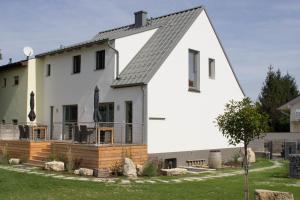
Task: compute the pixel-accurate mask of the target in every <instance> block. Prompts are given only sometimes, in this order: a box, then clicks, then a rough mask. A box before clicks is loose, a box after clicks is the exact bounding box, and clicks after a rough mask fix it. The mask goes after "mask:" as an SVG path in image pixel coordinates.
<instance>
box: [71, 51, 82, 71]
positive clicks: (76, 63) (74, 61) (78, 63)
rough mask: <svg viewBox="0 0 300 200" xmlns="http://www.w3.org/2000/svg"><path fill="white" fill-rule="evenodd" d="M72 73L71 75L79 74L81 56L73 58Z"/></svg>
mask: <svg viewBox="0 0 300 200" xmlns="http://www.w3.org/2000/svg"><path fill="white" fill-rule="evenodd" d="M76 59H79V60H76ZM77 65H78V66H77ZM72 72H73V73H72V74H80V72H81V55H76V56H73V71H72Z"/></svg>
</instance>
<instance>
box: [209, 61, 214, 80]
mask: <svg viewBox="0 0 300 200" xmlns="http://www.w3.org/2000/svg"><path fill="white" fill-rule="evenodd" d="M208 76H209V78H210V79H215V76H216V69H215V59H212V58H209V59H208Z"/></svg>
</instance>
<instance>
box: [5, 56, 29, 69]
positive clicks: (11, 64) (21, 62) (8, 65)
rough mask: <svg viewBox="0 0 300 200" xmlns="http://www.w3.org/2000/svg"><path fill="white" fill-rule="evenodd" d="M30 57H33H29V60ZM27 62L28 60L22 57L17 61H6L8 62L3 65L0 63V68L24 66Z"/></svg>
mask: <svg viewBox="0 0 300 200" xmlns="http://www.w3.org/2000/svg"><path fill="white" fill-rule="evenodd" d="M31 59H33V58H30V59H29V60H31ZM27 62H28V60H27V59H24V60H19V61H16V62H13V63H8V64H5V65H1V66H0V70H5V69H9V68H11V67H16V66H26V65H27Z"/></svg>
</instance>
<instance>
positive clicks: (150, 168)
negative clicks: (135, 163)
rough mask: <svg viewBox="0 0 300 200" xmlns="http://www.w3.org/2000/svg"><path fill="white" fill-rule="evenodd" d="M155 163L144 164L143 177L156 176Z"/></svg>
mask: <svg viewBox="0 0 300 200" xmlns="http://www.w3.org/2000/svg"><path fill="white" fill-rule="evenodd" d="M157 169H158V166H157V163H155V162H148V163H146V164H145V167H144V170H143V175H144V176H148V177H152V176H156V175H157Z"/></svg>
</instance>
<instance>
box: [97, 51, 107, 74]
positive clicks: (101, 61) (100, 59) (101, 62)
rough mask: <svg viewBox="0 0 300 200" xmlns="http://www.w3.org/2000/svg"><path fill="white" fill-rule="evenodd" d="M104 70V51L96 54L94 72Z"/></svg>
mask: <svg viewBox="0 0 300 200" xmlns="http://www.w3.org/2000/svg"><path fill="white" fill-rule="evenodd" d="M104 68H105V50H101V51H97V52H96V70H98V69H104Z"/></svg>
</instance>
